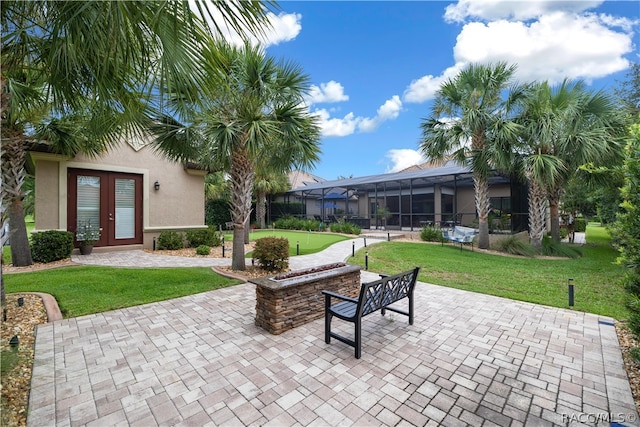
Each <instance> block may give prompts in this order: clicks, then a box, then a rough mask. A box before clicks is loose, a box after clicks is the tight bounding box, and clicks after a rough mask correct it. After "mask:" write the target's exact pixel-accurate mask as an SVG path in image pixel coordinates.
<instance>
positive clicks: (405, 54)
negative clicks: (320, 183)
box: [263, 0, 640, 179]
mask: <svg viewBox="0 0 640 427" xmlns="http://www.w3.org/2000/svg"><path fill="white" fill-rule="evenodd" d="M279 5H280V7H281V11H280V12H279V13H278V14H274V15H272V16H271V18H272V19H271V20H272V23H273V29H272V30H271V31H270V32H269V34H268V35H267V36H266V37H265V40H263V44H264V45H265V46H266V49H267V53H268V54H269V55H271V56H274V57H277V58H283V59H285V60H288V61H292V62H295V63H297V64H298V65H300V66H301V67H302V68H303V70H304V71H305V73H307V74H308V75H309V77H310V80H311V83H312V88H311V89H312V90H311V93H310V97H309V99H308V101H307V102H308V105H309V109H310V111H311V112H312V113H314V114H318V116H319V117H320V119H321V123H322V139H321V147H322V156H321V160H320V162H318V164H317V165H316V167H315V169H313V170H312V171H311V172H312V173H314V174H315V175H318V176H320V177H322V178H325V179H336V178H338V177H339V176H351V175H353V176H356V177H357V176H365V175H373V174H379V173H386V172H393V171H397V170H400V169H403V168H405V167H408V166H410V165H412V164H416V163H420V162H421V161H422V159H421V158H420V157H421V156H420V154H419V152H418V143H419V139H420V123H421V120H422V119H423V118H425V117H427V116H428V115H429V113H430V109H431V104H432V100H433V97H434V93H435V91H436V90H437V89H438V87H439V84H440V83H441V82H442V81H444V80H445V79H447V78H451V77H453V76H455V74H456V72H457V71H458V70H460V69H461V68H463V67H464V66H465V65H466V64H469V63H472V62H481V63H489V62H496V61H507V62H509V63H517V64H518V72H517V76H516V77H517V79H518V80H520V81H532V80H549V81H551V82H559V81H561V80H562V79H564V78H565V77H567V78H572V79H583V80H585V81H586V82H587V83H588V84H590V85H591V87H592V88H593V89H601V88H605V89H606V88H611V87H613V86H615V85H616V84H617V82H619V81H621V80H623V79H624V78H625V74H626V72H627V71H628V67H629V64H630V62H640V56H639V51H638V46H639V45H640V37H639V36H638V31H640V6H639V3H638V2H637V1H605V2H603V1H579V0H574V1H501V0H459V1H406V2H400V1H332V2H327V1H282V2H280V3H279Z"/></svg>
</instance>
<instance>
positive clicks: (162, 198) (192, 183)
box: [31, 143, 204, 248]
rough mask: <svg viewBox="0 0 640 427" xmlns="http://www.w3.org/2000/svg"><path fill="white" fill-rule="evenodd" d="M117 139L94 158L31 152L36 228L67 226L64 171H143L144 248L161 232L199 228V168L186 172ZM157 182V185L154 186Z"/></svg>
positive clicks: (201, 213) (201, 196)
mask: <svg viewBox="0 0 640 427" xmlns="http://www.w3.org/2000/svg"><path fill="white" fill-rule="evenodd" d="M136 148H138V150H136V149H134V147H132V146H131V145H129V144H127V143H121V144H119V145H118V146H116V147H114V148H113V149H111V150H110V151H109V152H108V153H106V154H104V155H102V156H101V157H99V158H90V157H87V156H84V155H78V156H76V157H75V158H72V159H68V158H64V157H62V156H53V155H50V154H42V153H31V158H32V160H33V162H34V163H35V170H36V174H35V177H36V224H35V227H36V230H47V229H59V230H66V229H67V194H66V191H67V169H69V168H78V169H93V170H100V171H111V172H124V173H134V174H139V175H142V180H143V184H142V185H143V235H144V247H145V248H151V247H152V245H153V238H154V237H157V236H158V235H159V233H160V232H161V231H162V230H182V229H187V228H199V227H204V172H202V171H194V170H189V171H186V170H185V169H184V168H183V166H182V164H180V163H175V162H170V161H169V160H167V159H166V158H163V157H161V156H160V155H159V154H157V153H155V152H154V151H153V150H152V149H151V148H150V147H148V146H142V147H141V146H139V145H138V146H137V147H136ZM156 181H158V183H159V184H160V189H159V190H155V189H154V183H155V182H156Z"/></svg>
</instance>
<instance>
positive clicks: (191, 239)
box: [186, 226, 222, 248]
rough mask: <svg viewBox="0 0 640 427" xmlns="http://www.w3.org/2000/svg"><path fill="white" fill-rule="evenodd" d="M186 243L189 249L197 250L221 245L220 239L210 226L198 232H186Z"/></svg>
mask: <svg viewBox="0 0 640 427" xmlns="http://www.w3.org/2000/svg"><path fill="white" fill-rule="evenodd" d="M186 237H187V243H188V244H189V247H191V248H197V247H198V246H202V245H205V246H209V247H211V246H220V245H221V244H222V238H221V237H220V235H219V234H218V232H217V231H216V229H215V228H214V227H212V226H209V227H208V228H203V229H198V230H187V233H186Z"/></svg>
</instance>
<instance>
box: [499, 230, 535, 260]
mask: <svg viewBox="0 0 640 427" xmlns="http://www.w3.org/2000/svg"><path fill="white" fill-rule="evenodd" d="M494 249H495V250H497V251H499V252H504V253H507V254H512V255H522V256H526V257H533V256H535V255H536V251H535V249H533V247H532V246H531V245H530V244H529V243H528V242H525V241H524V240H522V239H521V238H519V237H518V236H515V235H511V236H507V237H503V238H502V239H499V240H498V241H496V243H495V244H494Z"/></svg>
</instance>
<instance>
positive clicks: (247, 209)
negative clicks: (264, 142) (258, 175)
mask: <svg viewBox="0 0 640 427" xmlns="http://www.w3.org/2000/svg"><path fill="white" fill-rule="evenodd" d="M253 175H254V173H253V168H252V164H251V161H250V157H249V153H248V152H247V150H246V149H245V148H244V147H242V148H240V149H238V150H237V151H234V152H233V153H232V154H231V170H230V172H229V178H230V180H231V221H232V222H233V251H232V259H231V269H232V270H246V264H245V258H244V237H245V236H244V233H245V227H246V225H247V223H248V222H249V215H250V214H251V189H252V186H253Z"/></svg>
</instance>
